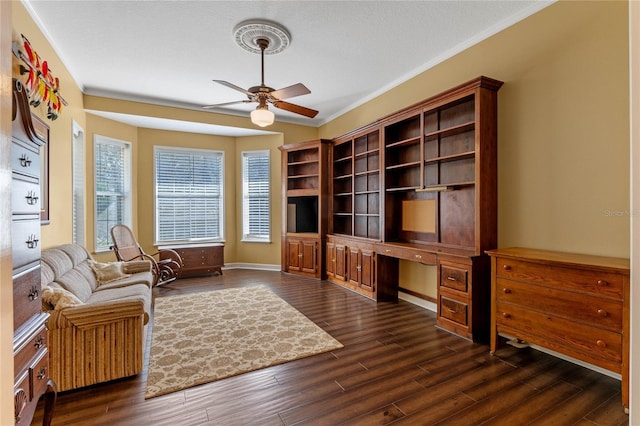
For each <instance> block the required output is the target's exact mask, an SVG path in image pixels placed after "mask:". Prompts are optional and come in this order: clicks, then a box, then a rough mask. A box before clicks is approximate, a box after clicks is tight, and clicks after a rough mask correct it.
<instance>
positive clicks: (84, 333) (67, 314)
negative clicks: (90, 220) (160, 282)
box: [41, 244, 153, 391]
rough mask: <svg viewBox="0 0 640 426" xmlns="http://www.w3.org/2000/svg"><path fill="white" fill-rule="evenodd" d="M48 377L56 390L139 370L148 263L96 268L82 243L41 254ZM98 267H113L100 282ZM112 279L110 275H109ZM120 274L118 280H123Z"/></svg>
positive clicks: (146, 309) (148, 289)
mask: <svg viewBox="0 0 640 426" xmlns="http://www.w3.org/2000/svg"><path fill="white" fill-rule="evenodd" d="M41 266H42V269H41V275H42V302H43V308H44V310H46V311H48V312H49V314H50V317H49V321H48V323H47V327H48V329H49V333H48V346H49V352H50V354H49V369H50V377H51V378H52V379H53V380H54V381H55V383H56V386H57V389H58V391H65V390H68V389H75V388H79V387H83V386H88V385H92V384H95V383H100V382H105V381H109V380H113V379H117V378H121V377H127V376H132V375H135V374H138V373H140V372H141V371H142V365H143V358H144V347H145V342H146V340H147V338H146V333H147V324H148V322H149V314H150V309H151V300H152V297H151V285H152V282H153V275H152V273H151V263H150V262H148V261H136V262H121V263H112V264H99V263H97V262H95V261H94V260H93V258H92V257H91V254H90V253H89V252H88V251H87V250H86V249H85V248H84V247H83V246H81V245H78V244H65V245H61V246H58V247H53V248H49V249H45V250H43V251H42V262H41ZM100 267H103V268H105V267H107V268H108V269H113V268H112V267H117V269H118V271H117V273H116V274H115V275H116V276H117V277H115V278H114V277H113V276H112V277H110V278H111V279H109V280H108V282H105V281H107V280H103V281H98V279H97V278H96V273H98V275H99V276H100V277H101V278H103V276H102V275H104V274H102V270H101V269H100ZM111 275H114V274H111ZM122 275H123V276H122Z"/></svg>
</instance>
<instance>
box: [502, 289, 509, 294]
mask: <svg viewBox="0 0 640 426" xmlns="http://www.w3.org/2000/svg"><path fill="white" fill-rule="evenodd" d="M502 292H503V293H504V294H511V289H510V288H503V289H502Z"/></svg>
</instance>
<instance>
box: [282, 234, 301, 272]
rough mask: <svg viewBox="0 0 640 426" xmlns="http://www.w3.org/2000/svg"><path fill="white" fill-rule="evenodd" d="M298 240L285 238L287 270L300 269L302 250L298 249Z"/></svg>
mask: <svg viewBox="0 0 640 426" xmlns="http://www.w3.org/2000/svg"><path fill="white" fill-rule="evenodd" d="M300 246H301V244H300V240H289V239H288V240H287V251H286V253H287V259H288V262H287V268H288V270H289V271H300V270H302V269H301V264H302V259H301V256H302V252H301V251H300Z"/></svg>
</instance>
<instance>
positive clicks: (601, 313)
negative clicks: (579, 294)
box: [598, 309, 609, 318]
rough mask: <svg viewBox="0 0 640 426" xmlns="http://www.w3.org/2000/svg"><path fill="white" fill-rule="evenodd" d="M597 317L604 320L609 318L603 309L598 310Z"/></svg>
mask: <svg viewBox="0 0 640 426" xmlns="http://www.w3.org/2000/svg"><path fill="white" fill-rule="evenodd" d="M598 315H600V316H601V317H602V318H605V317H608V316H609V312H607V311H605V310H604V309H598Z"/></svg>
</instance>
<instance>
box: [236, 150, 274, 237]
mask: <svg viewBox="0 0 640 426" xmlns="http://www.w3.org/2000/svg"><path fill="white" fill-rule="evenodd" d="M270 184H271V180H270V178H269V151H245V152H243V153H242V240H243V241H264V242H269V241H271V238H270V235H271V234H270V226H271V213H270V208H269V207H270V206H269V187H270Z"/></svg>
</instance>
